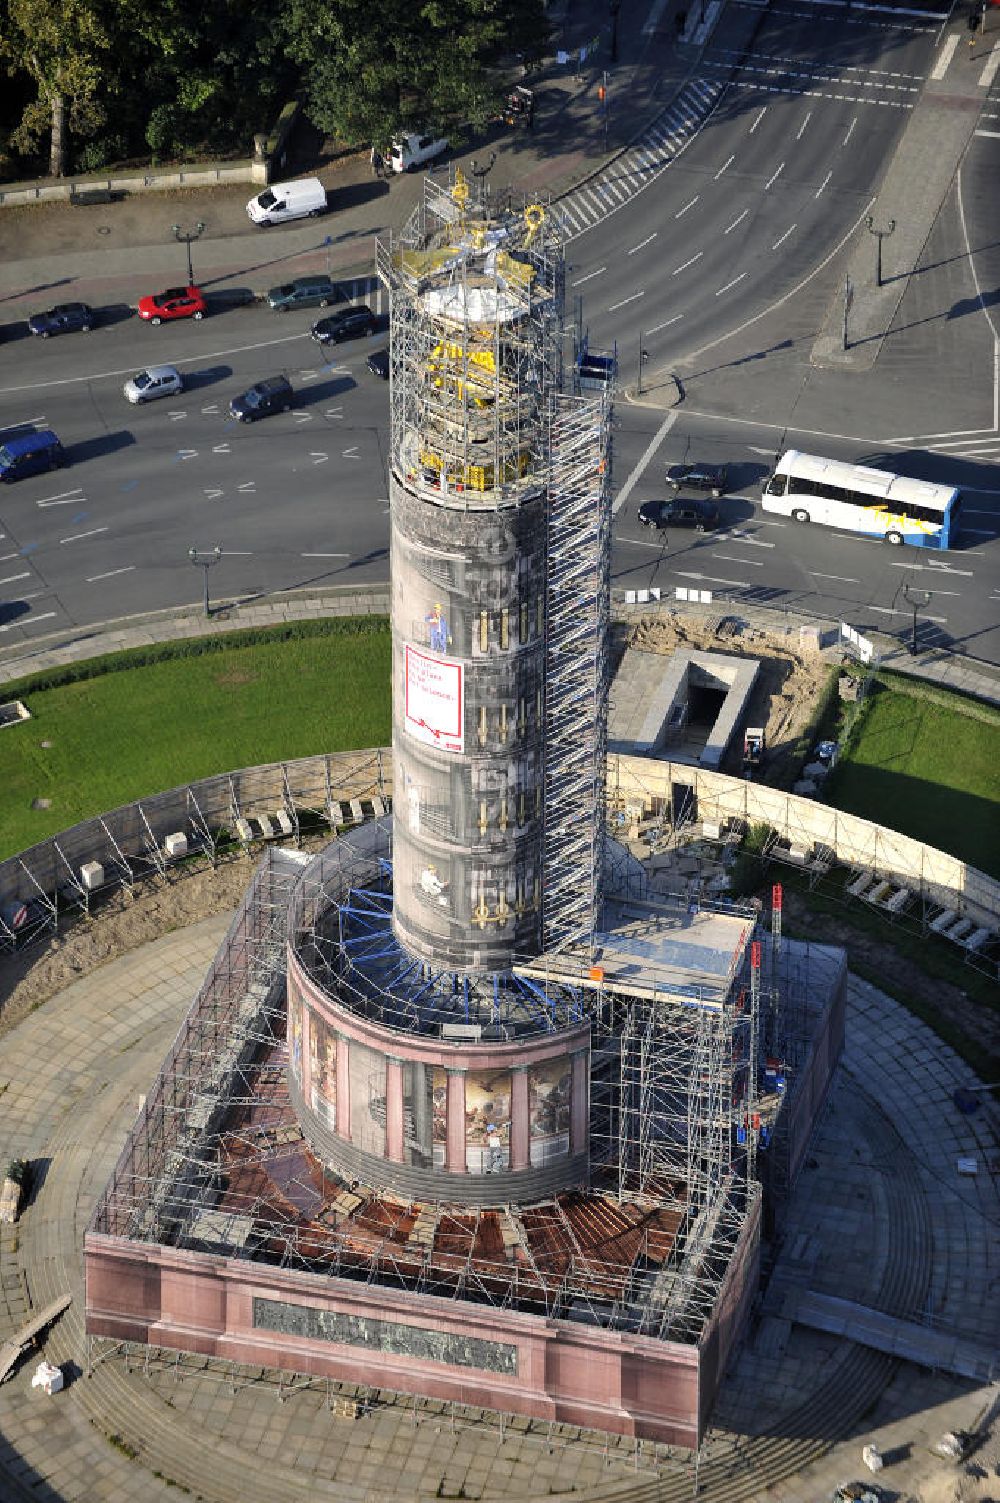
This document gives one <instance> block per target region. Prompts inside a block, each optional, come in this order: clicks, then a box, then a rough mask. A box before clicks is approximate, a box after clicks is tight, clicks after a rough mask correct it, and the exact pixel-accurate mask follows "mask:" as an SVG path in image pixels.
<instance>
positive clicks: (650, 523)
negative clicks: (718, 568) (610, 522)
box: [639, 496, 719, 532]
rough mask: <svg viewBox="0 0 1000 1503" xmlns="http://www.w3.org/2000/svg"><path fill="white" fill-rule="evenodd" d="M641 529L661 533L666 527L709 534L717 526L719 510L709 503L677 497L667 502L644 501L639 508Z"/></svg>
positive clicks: (691, 498)
mask: <svg viewBox="0 0 1000 1503" xmlns="http://www.w3.org/2000/svg"><path fill="white" fill-rule="evenodd" d="M639 521H640V522H641V523H642V525H643V527H655V528H656V529H657V531H658V532H662V531H663V530H664V529H665V528H667V527H693V528H694V530H695V532H709V531H710V530H711V529H712V528H713V527H718V525H719V508H718V507H717V506H713V505H712V502H711V501H698V500H696V499H694V498H693V497H687V496H678V497H676V498H675V497H670V498H668V499H667V500H660V501H644V502H643V503H642V505H641V506H640V507H639Z"/></svg>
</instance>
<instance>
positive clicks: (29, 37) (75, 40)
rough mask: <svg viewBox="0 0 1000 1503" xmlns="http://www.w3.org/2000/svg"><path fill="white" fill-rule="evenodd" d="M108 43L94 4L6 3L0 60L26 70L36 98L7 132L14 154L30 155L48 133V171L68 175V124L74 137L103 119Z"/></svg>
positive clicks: (79, 0)
mask: <svg viewBox="0 0 1000 1503" xmlns="http://www.w3.org/2000/svg"><path fill="white" fill-rule="evenodd" d="M110 45H111V39H110V36H109V33H108V30H107V27H106V25H105V21H104V18H103V16H102V13H101V10H100V8H99V6H98V5H97V4H95V3H93V0H7V16H6V24H5V25H4V26H3V27H2V29H0V56H2V57H3V58H4V59H5V61H6V62H7V71H8V74H9V73H10V72H11V71H12V69H13V70H23V71H25V72H27V73H28V74H29V75H30V77H31V78H32V80H33V81H34V84H35V87H36V90H37V93H36V97H35V98H34V99H33V100H31V101H30V102H29V103H28V105H27V106H26V108H25V110H24V112H23V114H22V116H21V120H20V122H19V124H18V125H17V126H16V127H15V128H14V130H13V131H12V132H11V137H10V139H11V142H12V144H13V145H14V146H15V147H16V149H17V150H18V151H23V152H28V151H32V150H33V149H34V148H35V147H37V145H38V144H39V143H40V142H41V141H42V139H43V138H44V136H45V133H46V131H48V132H49V133H50V147H49V172H50V173H51V174H52V175H53V176H54V177H61V176H62V175H63V173H64V172H65V171H66V155H67V145H68V143H67V132H66V127H67V123H68V125H69V127H70V129H71V130H73V131H74V132H75V133H76V134H77V135H81V136H86V135H91V134H93V132H94V131H95V130H97V129H98V127H99V126H100V125H102V124H103V123H104V120H105V106H104V102H103V100H102V99H100V98H99V97H98V96H99V92H105V91H104V90H103V89H102V83H104V82H105V81H104V79H103V66H104V62H105V59H106V57H107V54H108V52H109V49H110Z"/></svg>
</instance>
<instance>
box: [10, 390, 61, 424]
mask: <svg viewBox="0 0 1000 1503" xmlns="http://www.w3.org/2000/svg"><path fill="white" fill-rule="evenodd" d="M53 384H54V383H53ZM39 425H41V427H43V428H47V427H48V425H49V420H48V418H47V417H46V416H45V413H44V412H42V413H40V414H39V415H38V416H37V417H29V418H22V419H21V421H20V422H19V423H3V424H0V433H13V432H14V430H15V428H34V427H38V426H39Z"/></svg>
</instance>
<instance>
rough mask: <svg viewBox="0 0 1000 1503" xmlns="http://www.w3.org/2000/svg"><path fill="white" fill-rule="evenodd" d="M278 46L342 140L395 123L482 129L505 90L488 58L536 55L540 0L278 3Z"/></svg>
mask: <svg viewBox="0 0 1000 1503" xmlns="http://www.w3.org/2000/svg"><path fill="white" fill-rule="evenodd" d="M283 24H284V27H285V31H286V35H287V38H288V51H289V54H290V56H292V57H293V58H294V59H295V60H296V61H297V62H299V63H301V64H302V66H303V72H304V82H305V86H306V92H307V95H308V100H309V113H310V117H311V118H312V120H313V121H314V122H315V124H316V125H318V126H319V128H320V129H321V130H324V131H327V132H328V133H329V134H331V135H336V136H338V137H339V138H340V139H341V140H344V141H347V142H349V143H351V144H360V143H362V142H367V141H375V142H378V143H380V144H384V143H385V142H387V141H388V140H389V138H390V137H391V136H393V135H394V134H395V133H396V132H398V131H399V130H401V129H408V128H409V129H412V128H423V127H427V128H429V129H436V130H442V131H444V132H449V131H450V132H454V131H455V130H456V128H460V127H461V126H463V125H465V124H469V125H472V126H482V125H485V124H486V122H487V121H488V120H489V119H490V117H491V116H492V115H493V114H494V113H495V112H496V109H497V106H498V103H499V100H500V97H501V95H502V93H503V90H504V87H505V80H504V78H503V77H502V74H501V72H500V70H499V67H498V65H499V64H500V63H501V61H502V59H504V57H507V56H510V55H512V54H514V53H516V52H521V53H531V54H533V55H535V54H537V51H538V49H539V48H540V47H541V46H543V45H544V42H545V39H546V37H547V35H548V25H547V22H546V20H545V13H544V7H543V4H542V0H513V3H510V4H508V3H501V0H423V3H416V4H414V3H413V0H383V4H382V5H380V7H379V10H378V24H377V25H374V24H373V12H372V10H371V7H370V5H369V4H367V0H287V4H286V6H285V9H284V13H283Z"/></svg>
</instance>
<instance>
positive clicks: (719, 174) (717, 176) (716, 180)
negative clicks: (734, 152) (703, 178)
mask: <svg viewBox="0 0 1000 1503" xmlns="http://www.w3.org/2000/svg"><path fill="white" fill-rule="evenodd" d="M735 161H736V158H735V156H732V157H730V158H729V160H728V162H723V164H722V166H721V167H720V168H719V170H718V172H717V173H716V174H715V176H714V178H713V179H712V181H713V183H717V182H718V181H719V178H720V177H721V176H722V174H723V173H724V172H725V170H726V168H727V167H731V166H732V165H733V163H734V162H735Z"/></svg>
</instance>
